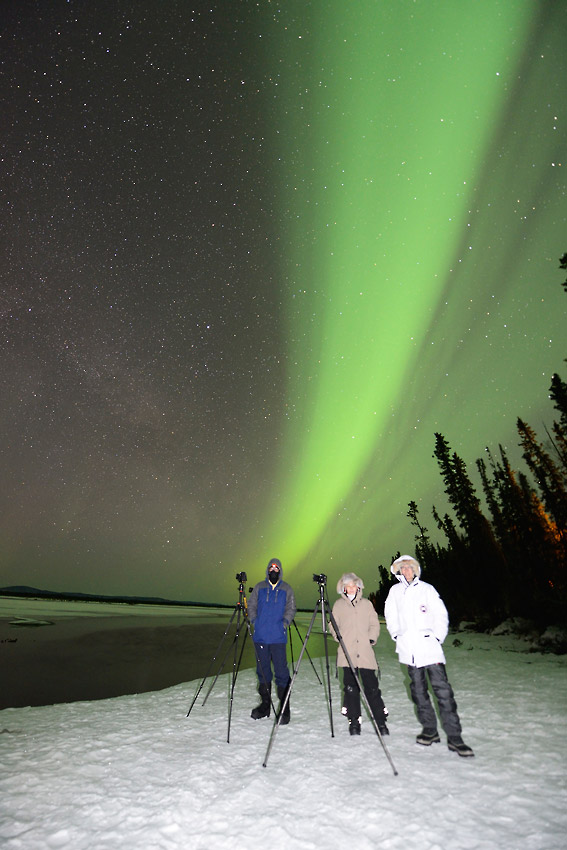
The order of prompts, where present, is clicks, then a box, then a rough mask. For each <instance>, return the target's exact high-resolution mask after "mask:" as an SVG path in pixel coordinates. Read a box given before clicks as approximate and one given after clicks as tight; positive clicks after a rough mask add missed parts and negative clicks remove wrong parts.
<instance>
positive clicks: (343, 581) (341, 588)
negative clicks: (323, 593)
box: [337, 573, 364, 596]
mask: <svg viewBox="0 0 567 850" xmlns="http://www.w3.org/2000/svg"><path fill="white" fill-rule="evenodd" d="M347 584H356V586H357V587H358V589H359V590H363V589H364V582H363V581H362V579H361V578H359V577H358V576H357V574H356V573H344V575H342V576H341V577H340V579H339V580H338V582H337V593H338V594H339V596H344V592H345V585H347Z"/></svg>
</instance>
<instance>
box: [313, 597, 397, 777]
mask: <svg viewBox="0 0 567 850" xmlns="http://www.w3.org/2000/svg"><path fill="white" fill-rule="evenodd" d="M329 616H330V620H331V625H332V626H333V629H334V630H335V634H336V636H337V640H338V642H339V643H340V645H341V647H342V650H343V652H344V654H345V658H346V660H347V662H348V666H349V667H350V669H351V670H352V674H353V676H355V678H356V681H357V682H358V687H359V689H360V696H361V697H362V699H363V701H364V705H365V706H366V709H367V711H368V714H369V715H370V720H371V721H372V725H373V726H374V731H375V732H376V734H377V735H378V739H379V741H380V743H381V744H382V749H383V750H384V753H385V755H386V758H387V759H388V761H389V762H390V767H391V768H392V770H393V772H394V776H397V775H398V771H397V770H396V767H395V765H394V762H393V761H392V757H391V755H390V753H389V751H388V747H387V746H386V744H385V743H384V738H383V737H382V734H381V732H380V730H379V729H378V724H377V723H376V719H375V717H374V714H373V713H372V709H371V708H370V706H369V704H368V700H367V698H366V694H365V693H364V690H363V687H362V682H361V681H360V677H359V676H358V673H357V670H356V668H355V667H354V665H353V663H352V661H351V658H350V655H349V654H348V650H347V648H346V646H345V642H344V640H343V638H342V635H341V631H340V629H339V627H338V625H337V621H336V620H335V618H334V617H333V612H332V611H331V612H330V613H329Z"/></svg>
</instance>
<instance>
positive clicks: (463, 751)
mask: <svg viewBox="0 0 567 850" xmlns="http://www.w3.org/2000/svg"><path fill="white" fill-rule="evenodd" d="M447 746H448V747H449V749H450V750H452V751H453V752H454V753H457V754H458V755H460V756H461V757H463V758H471V757H472V756H474V753H473V751H472V750H471V748H470V747H467V745H466V744H465V742H464V741H463V739H462V738H461V737H460V736H457V735H455V736H454V737H453V738H447Z"/></svg>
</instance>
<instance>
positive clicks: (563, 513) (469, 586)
mask: <svg viewBox="0 0 567 850" xmlns="http://www.w3.org/2000/svg"><path fill="white" fill-rule="evenodd" d="M560 264H561V265H560V267H561V268H562V269H567V254H565V255H564V256H563V257H562V258H561V260H560ZM563 287H564V288H565V290H566V291H567V280H566V281H565V283H563ZM549 395H550V397H551V400H552V401H553V406H554V408H555V410H556V411H557V412H558V415H559V418H558V419H557V420H556V421H554V422H553V425H552V427H551V430H547V429H546V437H547V439H546V444H545V445H544V444H543V443H542V442H540V441H539V440H538V438H537V436H536V433H535V432H534V430H533V429H532V428H530V426H529V425H528V424H527V423H526V422H524V421H522V420H521V419H518V421H517V428H518V435H519V438H520V443H519V445H520V446H521V448H522V456H523V459H524V461H525V463H526V466H527V470H528V471H529V473H530V477H528V475H527V474H526V473H525V472H517V471H515V470H513V469H512V467H511V465H510V462H509V460H508V457H507V454H506V451H505V449H504V448H503V447H502V446H501V445H500V446H499V448H498V453H497V454H496V455H494V454H493V453H492V452H491V451H490V450H489V449H486V459H485V458H482V459H478V460H477V461H476V467H477V469H478V472H479V474H480V480H481V483H482V491H483V495H484V502H485V506H486V508H485V509H484V510H483V507H482V504H481V499H480V498H479V496H478V495H477V492H476V490H475V487H474V485H473V483H472V481H471V479H470V477H469V475H468V473H467V469H466V465H465V462H464V461H463V460H462V458H461V457H459V455H458V454H457V453H456V452H453V451H451V448H450V446H449V443H448V442H447V440H446V439H445V437H444V436H443V435H442V434H440V433H437V434H435V450H434V454H435V457H436V458H437V462H438V464H439V469H440V472H441V476H442V478H443V481H444V484H445V493H446V494H447V497H448V500H449V504H450V506H451V508H452V511H453V514H454V516H452V515H450V514H448V513H445V514H444V515H443V516H441V515H440V514H439V512H438V511H437V509H436V508H435V507H433V510H432V513H433V518H434V520H435V523H436V525H437V528H438V529H439V531H441V532H442V534H443V536H444V538H445V541H446V543H445V545H441V544H439V543H433V542H432V540H431V538H430V536H429V532H428V529H427V528H426V527H425V526H424V525H423V524H422V523H421V520H420V517H419V513H418V507H417V504H416V503H415V502H410V503H409V510H408V514H407V515H408V517H409V519H410V521H411V524H412V525H413V526H414V528H415V530H416V534H415V541H416V544H415V557H416V558H417V560H418V561H419V562H420V564H421V565H422V567H423V570H424V580H425V581H429V582H431V584H433V585H435V587H436V588H437V590H438V591H439V593H440V594H441V596H442V597H443V599H444V601H445V603H446V605H447V607H448V609H449V611H450V612H451V620H452V621H453V622H456V621H461V620H471V621H474V622H476V623H477V624H479V625H481V626H483V627H486V628H488V627H490V626H491V625H497V624H498V623H499V622H501V621H502V620H504V619H506V618H508V617H512V616H520V617H527V618H528V619H530V620H533V621H535V622H536V623H537V624H538V625H540V626H543V627H545V626H546V625H550V624H563V625H565V624H567V581H566V579H567V383H565V382H564V381H563V380H561V378H560V377H559V375H557V374H555V375H553V377H552V382H551V387H550V389H549ZM485 511H486V513H487V514H488V515H486V514H485ZM398 555H399V553H397V555H396V556H394V558H395V557H398ZM394 558H392V560H394ZM378 571H379V575H380V588H379V590H378V591H376V593H374V594H371V598H372V599H373V602H374V604H375V606H376V608H377V610H378V611H379V612H380V611H383V610H384V601H385V598H386V596H387V594H388V590H389V588H390V586H391V585H392V576H391V574H390V569H389V567H388V568H385V567H383V566H380V567H379V568H378Z"/></svg>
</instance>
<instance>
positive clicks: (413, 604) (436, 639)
mask: <svg viewBox="0 0 567 850" xmlns="http://www.w3.org/2000/svg"><path fill="white" fill-rule="evenodd" d="M396 577H397V578H398V581H399V584H397V585H394V587H392V589H391V590H390V592H389V594H388V598H387V599H386V606H385V608H384V616H385V617H386V627H387V629H388V631H389V632H390V635H391V636H392V638H393V639H394V640H395V641H396V652H397V653H398V658H399V660H400V662H401V663H402V664H409V665H411V666H412V667H426V666H427V665H428V664H444V663H445V655H444V653H443V648H442V646H441V644H442V643H443V641H444V640H445V638H446V637H447V632H448V631H449V616H448V614H447V609H446V608H445V605H444V603H443V600H442V599H441V597H440V596H439V594H438V593H437V591H436V590H435V588H434V587H433V585H432V584H427V582H425V581H421V580H420V579H419V578H415V579H414V580H413V581H412V582H411V583H410V584H408V582H407V581H406V580H405V578H403V576H400V575H398V576H396Z"/></svg>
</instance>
